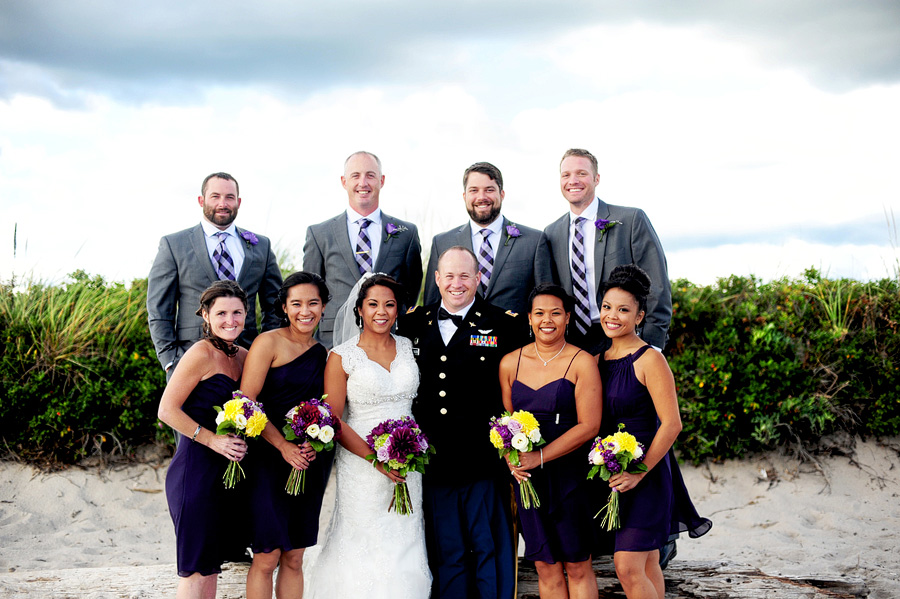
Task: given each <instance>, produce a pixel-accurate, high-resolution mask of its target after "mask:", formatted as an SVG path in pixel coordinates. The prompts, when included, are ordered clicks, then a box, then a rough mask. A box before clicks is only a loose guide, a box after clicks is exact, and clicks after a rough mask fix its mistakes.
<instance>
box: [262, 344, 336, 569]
mask: <svg viewBox="0 0 900 599" xmlns="http://www.w3.org/2000/svg"><path fill="white" fill-rule="evenodd" d="M327 357H328V352H327V350H326V349H325V347H324V346H322V345H321V344H316V345H314V346H312V347H311V348H309V349H308V350H306V351H305V352H304V353H302V354H301V355H299V356H298V357H297V358H296V359H294V360H293V361H292V362H288V363H287V364H283V365H282V366H276V367H274V368H270V369H269V372H268V374H267V375H266V381H265V383H264V384H263V388H262V391H260V393H259V397H258V398H257V399H258V400H259V401H260V402H261V403H262V405H263V409H265V411H266V416H267V417H268V418H269V421H270V422H271V423H272V424H274V425H275V428H277V429H278V430H279V432H280V431H281V429H282V428H283V427H284V425H285V423H286V418H285V416H286V415H287V413H288V411H289V410H290V409H291V408H293V407H294V406H296V405H297V404H300V403H302V402H304V401H309V400H310V399H317V398H320V397H322V392H323V389H324V380H325V360H326V358H327ZM333 459H334V452H333V451H323V452H322V453H320V454H318V455H317V456H316V459H315V460H313V462H312V464H310V467H309V468H308V469H307V470H306V484H305V491H304V492H303V493H300V494H298V495H288V493H287V491H285V489H284V487H285V484H286V483H287V480H288V476H289V475H290V473H291V466H290V464H288V463H287V462H285V461H284V458H283V457H282V456H281V452H279V451H278V450H277V449H275V447H274V446H273V445H272V444H270V443H269V442H268V441H266V440H265V439H262V438H260V439H259V440H257V441H251V444H250V451H249V452H248V454H247V457H246V458H244V464H245V465H244V470H245V471H246V472H247V481H246V482H247V483H249V485H248V487H249V489H250V505H249V509H248V510H247V513H248V516H249V518H250V526H251V530H252V538H251V541H250V548H251V549H253V552H254V553H269V552H271V551H273V550H275V549H281V550H282V551H290V550H292V549H300V548H303V547H310V546H312V545H315V544H316V539H317V538H318V536H319V512H320V510H321V509H322V496H323V495H324V493H325V484H326V483H327V482H328V475H329V473H330V472H331V463H332V460H333Z"/></svg>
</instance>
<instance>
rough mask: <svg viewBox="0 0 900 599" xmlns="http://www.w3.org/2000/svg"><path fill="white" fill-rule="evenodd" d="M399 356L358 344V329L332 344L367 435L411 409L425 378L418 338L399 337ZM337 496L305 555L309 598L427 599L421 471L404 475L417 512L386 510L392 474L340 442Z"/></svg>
mask: <svg viewBox="0 0 900 599" xmlns="http://www.w3.org/2000/svg"><path fill="white" fill-rule="evenodd" d="M394 339H395V340H396V343H397V357H396V358H394V361H393V362H392V363H391V369H390V371H387V370H385V369H384V368H383V367H382V366H381V365H380V364H378V363H377V362H373V361H372V360H370V359H369V357H368V356H367V355H366V352H365V351H363V350H362V349H360V348H359V347H358V346H357V343H358V342H359V336H358V335H357V336H356V337H354V338H353V339H350V340H349V341H347V342H346V343H343V344H342V345H339V346H338V347H335V348H334V350H333V351H334V352H335V353H337V354H338V355H340V356H341V363H342V364H343V367H344V371H345V372H346V373H347V375H348V378H347V403H346V406H345V408H344V422H345V423H346V424H347V425H348V426H350V427H351V428H353V430H354V431H356V432H357V434H359V435H360V436H361V437H362V438H363V439H365V438H366V435H368V434H369V432H370V431H371V430H372V429H373V428H374V427H375V425H377V424H378V423H379V422H382V421H384V420H387V419H389V418H399V417H401V416H409V415H411V413H412V400H413V398H414V397H415V395H416V390H417V388H418V386H419V369H418V367H417V366H416V362H415V359H414V358H413V354H412V344H411V343H410V342H409V340H408V339H406V338H403V337H396V336H395V337H394ZM336 452H337V453H336V455H335V466H334V467H335V476H336V483H337V489H336V500H335V506H334V513H333V514H332V516H331V523H330V524H329V525H328V530H327V531H326V532H325V534H324V535H321V534H320V535H319V544H320V545H322V548H321V552H320V553H319V554H318V555H316V554H315V551H312V548H311V550H310V552H309V553H311V554H312V555H309V558H308V559H305V560H304V562H306V563H305V564H304V572H305V581H304V594H303V596H304V598H306V599H309V598H313V599H315V598H320V599H342V598H344V597H347V598H350V597H364V598H365V599H382V598H383V599H402V598H409V599H425V598H426V597H428V595H429V593H430V590H431V573H430V572H429V570H428V561H427V558H426V555H425V527H424V520H423V518H422V477H421V475H420V474H418V473H415V472H411V473H410V474H409V475H407V477H406V483H407V485H408V486H409V494H410V498H411V499H412V503H413V513H412V514H410V515H408V516H400V515H398V514H397V513H396V512H393V511H392V512H388V506H389V505H390V503H391V499H392V498H393V493H394V485H393V483H391V481H390V480H388V478H387V477H386V476H384V475H383V474H381V473H380V472H378V471H377V470H375V469H374V468H373V467H372V464H371V462H368V461H367V460H364V459H362V458H360V457H359V456H357V455H354V454H353V453H351V452H349V451H347V450H346V449H344V448H343V447H341V446H338V447H337V448H336Z"/></svg>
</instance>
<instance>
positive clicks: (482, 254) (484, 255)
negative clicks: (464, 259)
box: [478, 229, 494, 297]
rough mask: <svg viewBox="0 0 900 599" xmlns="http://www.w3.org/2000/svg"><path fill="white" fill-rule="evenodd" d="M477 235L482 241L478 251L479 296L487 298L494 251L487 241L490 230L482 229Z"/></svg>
mask: <svg viewBox="0 0 900 599" xmlns="http://www.w3.org/2000/svg"><path fill="white" fill-rule="evenodd" d="M479 233H480V234H481V236H482V239H481V249H480V250H478V271H479V272H480V273H481V295H482V297H487V288H488V283H490V282H491V271H492V270H493V269H494V251H493V250H492V249H491V244H490V242H489V241H488V237H489V236H490V234H491V230H490V229H482V230H480V231H479Z"/></svg>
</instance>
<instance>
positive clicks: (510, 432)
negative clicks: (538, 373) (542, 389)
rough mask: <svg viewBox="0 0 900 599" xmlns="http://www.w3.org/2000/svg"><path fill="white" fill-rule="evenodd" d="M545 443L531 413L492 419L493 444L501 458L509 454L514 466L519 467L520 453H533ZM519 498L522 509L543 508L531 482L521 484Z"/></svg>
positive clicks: (514, 413) (522, 412) (518, 413)
mask: <svg viewBox="0 0 900 599" xmlns="http://www.w3.org/2000/svg"><path fill="white" fill-rule="evenodd" d="M544 443H546V441H544V439H543V437H541V431H540V427H539V425H538V421H537V419H536V418H535V417H534V415H533V414H532V413H531V412H526V411H525V410H517V411H515V412H513V413H512V414H510V413H509V412H503V414H502V415H501V416H500V417H499V418H497V417H496V416H495V417H494V418H491V444H492V445H493V446H494V447H496V448H497V451H498V452H499V453H500V457H501V458H502V457H503V456H505V455H506V454H509V463H510V464H512V465H513V466H518V465H519V452H520V451H531V450H533V449H534V448H535V447H539V446H541V445H543V444H544ZM519 497H520V498H521V499H522V508H524V509H526V510H527V509H530V508H531V507H532V505H533V506H534V507H541V502H540V500H539V499H538V496H537V493H536V492H535V490H534V486H533V485H532V484H531V481H530V480H523V481H522V482H521V483H519Z"/></svg>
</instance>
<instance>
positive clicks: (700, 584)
mask: <svg viewBox="0 0 900 599" xmlns="http://www.w3.org/2000/svg"><path fill="white" fill-rule="evenodd" d="M594 573H595V574H596V575H597V586H598V587H599V589H600V599H613V598H615V599H625V593H624V592H622V586H621V585H620V584H619V581H618V579H617V578H616V570H615V567H614V566H613V563H612V559H610V558H598V559H595V560H594ZM664 574H665V578H666V599H726V598H728V599H731V598H735V599H738V598H739V599H763V598H765V599H800V598H802V599H837V598H841V599H845V598H846V599H854V598H856V597H868V596H869V589H868V588H867V587H866V584H865V582H864V581H863V580H862V579H860V578H834V577H823V576H806V577H798V576H771V575H769V574H765V573H763V572H760V571H759V570H757V569H756V568H751V567H749V566H741V565H738V564H733V563H729V562H682V561H677V560H676V561H674V562H672V563H671V564H669V567H668V568H667V569H666V571H665V572H664ZM518 590H519V599H532V598H534V599H537V597H538V585H537V573H536V572H535V571H534V566H533V565H532V563H531V562H528V561H524V560H520V561H519V589H518Z"/></svg>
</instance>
